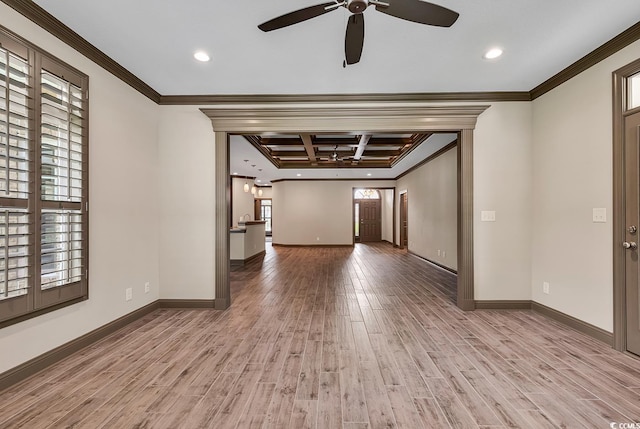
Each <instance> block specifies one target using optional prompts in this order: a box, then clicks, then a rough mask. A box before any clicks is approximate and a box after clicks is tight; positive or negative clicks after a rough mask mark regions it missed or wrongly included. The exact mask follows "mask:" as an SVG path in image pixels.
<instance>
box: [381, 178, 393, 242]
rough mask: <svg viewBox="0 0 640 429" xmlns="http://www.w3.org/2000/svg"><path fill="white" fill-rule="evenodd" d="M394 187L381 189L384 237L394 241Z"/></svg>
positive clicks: (386, 239) (385, 239)
mask: <svg viewBox="0 0 640 429" xmlns="http://www.w3.org/2000/svg"><path fill="white" fill-rule="evenodd" d="M393 193H394V190H393V189H381V190H380V198H381V199H382V201H381V204H382V207H381V218H382V219H381V220H382V239H383V240H384V241H388V242H389V243H393Z"/></svg>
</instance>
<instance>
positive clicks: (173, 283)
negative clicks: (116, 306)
mask: <svg viewBox="0 0 640 429" xmlns="http://www.w3.org/2000/svg"><path fill="white" fill-rule="evenodd" d="M159 126H160V132H159V139H158V143H157V144H158V151H159V159H160V176H159V184H160V202H161V210H160V213H161V224H160V231H159V235H160V252H159V253H160V256H159V257H160V278H161V279H162V287H161V298H163V299H213V298H214V295H215V286H214V267H213V261H214V257H215V248H214V243H215V206H214V196H215V195H214V194H215V189H214V185H215V176H214V172H215V170H214V168H213V166H214V162H215V151H214V146H215V134H214V132H213V128H212V127H211V121H210V120H209V118H207V117H206V116H205V115H204V114H203V113H202V112H201V111H200V110H199V109H198V108H197V107H194V106H161V107H160V125H159Z"/></svg>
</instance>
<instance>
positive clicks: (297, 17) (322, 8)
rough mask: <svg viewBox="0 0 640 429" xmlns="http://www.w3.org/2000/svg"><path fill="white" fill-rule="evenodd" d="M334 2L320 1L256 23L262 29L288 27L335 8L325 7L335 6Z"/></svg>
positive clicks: (270, 29) (269, 29)
mask: <svg viewBox="0 0 640 429" xmlns="http://www.w3.org/2000/svg"><path fill="white" fill-rule="evenodd" d="M335 5H336V3H335V2H329V3H322V4H318V5H315V6H309V7H305V8H304V9H299V10H296V11H293V12H290V13H287V14H285V15H282V16H279V17H277V18H273V19H272V20H269V21H267V22H264V23H262V24H260V25H258V28H259V29H260V30H262V31H273V30H277V29H279V28H283V27H288V26H290V25H293V24H297V23H299V22H302V21H306V20H307V19H311V18H315V17H316V16H320V15H323V14H325V13H327V12H331V11H332V10H335V9H337V8H333V9H328V10H327V9H326V8H327V7H329V6H335Z"/></svg>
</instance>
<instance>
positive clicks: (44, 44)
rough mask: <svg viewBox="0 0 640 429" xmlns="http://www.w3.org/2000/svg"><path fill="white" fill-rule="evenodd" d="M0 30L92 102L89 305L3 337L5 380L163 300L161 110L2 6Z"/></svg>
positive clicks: (6, 331) (3, 332)
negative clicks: (60, 70)
mask: <svg viewBox="0 0 640 429" xmlns="http://www.w3.org/2000/svg"><path fill="white" fill-rule="evenodd" d="M0 25H3V26H5V27H7V28H8V29H9V30H11V31H13V32H15V33H17V34H18V35H20V36H22V37H24V38H25V39H27V40H29V41H30V42H32V43H34V44H35V45H37V46H39V47H40V48H42V49H44V50H46V51H48V52H50V53H51V54H52V55H55V56H57V57H58V58H60V59H62V60H63V61H66V62H67V63H69V64H71V65H72V66H74V67H76V68H78V69H79V70H81V71H82V72H84V73H86V74H88V75H89V77H90V82H89V91H90V92H89V93H90V97H91V98H90V101H89V114H90V116H89V121H90V123H89V145H90V147H89V162H90V176H89V179H90V182H89V198H90V200H89V201H90V203H89V204H90V213H89V222H90V226H89V233H90V242H89V251H90V256H89V258H90V259H89V263H90V273H89V300H88V301H84V302H82V303H79V304H75V305H72V306H69V307H65V308H63V309H61V310H57V311H54V312H51V313H48V314H45V315H43V316H39V317H36V318H33V319H30V320H27V321H25V322H21V323H18V324H15V325H12V326H9V327H6V328H3V329H0V351H1V352H0V373H1V372H3V371H6V370H8V369H10V368H13V367H15V366H17V365H19V364H21V363H23V362H25V361H27V360H29V359H31V358H34V357H36V356H38V355H40V354H42V353H45V352H47V351H49V350H51V349H53V348H55V347H57V346H60V345H62V344H64V343H66V342H68V341H70V340H73V339H75V338H77V337H79V336H81V335H83V334H85V333H87V332H89V331H91V330H93V329H96V328H98V327H100V326H103V325H105V324H107V323H109V322H111V321H113V320H115V319H117V318H118V317H120V316H122V315H125V314H127V313H130V312H132V311H134V310H136V309H137V308H140V307H142V306H144V305H146V304H148V303H150V302H153V301H155V300H157V299H158V297H159V267H158V248H159V234H158V231H159V209H160V205H159V201H158V181H157V178H158V173H159V170H158V150H157V145H156V144H157V139H158V106H157V105H155V104H154V103H153V102H151V101H150V100H148V99H147V98H146V97H144V96H143V95H141V94H139V93H138V92H136V91H135V90H133V89H131V88H130V87H129V86H127V85H126V84H124V83H122V82H121V81H120V80H119V79H117V78H116V77H114V76H112V75H111V74H109V73H108V72H106V71H105V70H103V69H102V68H100V67H98V66H97V65H95V64H94V63H92V62H90V61H89V60H87V59H86V58H85V57H84V56H82V55H80V54H78V53H77V52H75V51H74V50H73V49H71V48H69V47H68V46H66V45H65V44H63V43H62V42H60V41H59V40H58V39H56V38H54V37H53V36H51V35H49V34H48V33H46V32H45V31H44V30H42V29H40V28H39V27H37V26H36V25H34V24H32V23H31V22H30V21H28V20H27V19H25V18H24V17H22V16H21V15H19V14H17V13H16V12H14V11H13V10H12V9H11V8H9V7H8V6H6V5H5V4H4V3H0ZM147 281H148V282H150V285H151V292H150V293H148V294H145V293H144V283H145V282H147ZM128 287H131V288H133V300H132V301H129V302H125V299H124V297H125V289H126V288H128Z"/></svg>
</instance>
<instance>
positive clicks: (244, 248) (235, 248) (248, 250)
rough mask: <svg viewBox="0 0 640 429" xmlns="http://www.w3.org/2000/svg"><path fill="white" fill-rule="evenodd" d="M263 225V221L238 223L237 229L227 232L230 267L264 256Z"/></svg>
mask: <svg viewBox="0 0 640 429" xmlns="http://www.w3.org/2000/svg"><path fill="white" fill-rule="evenodd" d="M265 224H266V222H265V221H263V220H251V221H246V222H238V228H231V229H230V230H229V232H230V233H231V234H230V240H229V241H230V243H229V246H230V254H231V264H232V265H244V264H245V263H247V262H249V261H250V260H252V259H254V258H258V257H260V256H262V255H264V251H265V247H264V242H265V231H264V228H265Z"/></svg>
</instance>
